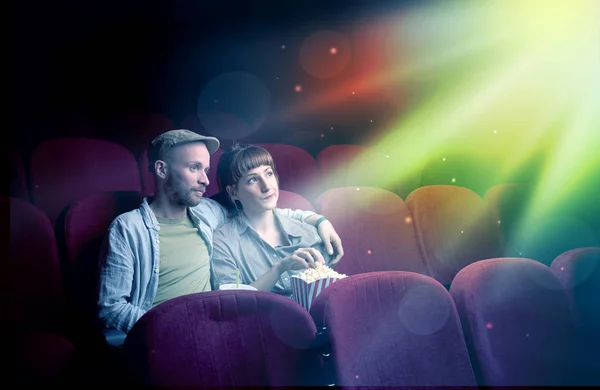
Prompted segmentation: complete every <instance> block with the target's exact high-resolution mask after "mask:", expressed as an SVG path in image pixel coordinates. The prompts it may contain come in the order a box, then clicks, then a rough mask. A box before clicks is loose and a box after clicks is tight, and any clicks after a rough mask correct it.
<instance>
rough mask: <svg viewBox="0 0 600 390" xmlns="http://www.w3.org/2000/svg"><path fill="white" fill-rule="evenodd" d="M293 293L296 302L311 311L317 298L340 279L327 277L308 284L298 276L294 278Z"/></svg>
mask: <svg viewBox="0 0 600 390" xmlns="http://www.w3.org/2000/svg"><path fill="white" fill-rule="evenodd" d="M291 279H292V292H293V294H294V297H293V298H294V300H295V301H296V302H298V304H300V305H301V306H302V307H304V308H305V309H306V310H307V311H308V310H310V306H311V304H312V303H313V301H314V300H315V298H316V297H318V296H319V294H321V291H323V289H324V288H326V287H327V286H329V285H330V284H332V283H335V282H336V281H337V280H339V279H340V278H336V277H327V278H323V279H318V280H315V281H314V282H312V283H307V282H306V281H304V280H302V279H301V278H299V277H298V276H295V275H294V276H292V278H291Z"/></svg>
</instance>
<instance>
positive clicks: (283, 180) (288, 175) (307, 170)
mask: <svg viewBox="0 0 600 390" xmlns="http://www.w3.org/2000/svg"><path fill="white" fill-rule="evenodd" d="M255 145H256V146H260V147H263V148H265V149H266V150H267V151H268V152H269V153H271V156H273V161H274V162H275V167H276V168H277V173H278V175H279V188H280V189H282V190H286V191H291V192H295V193H297V194H300V195H302V196H303V197H305V198H306V199H308V200H310V201H313V200H314V199H315V198H316V197H317V195H318V194H319V193H320V192H321V181H320V176H319V168H318V166H317V161H316V160H315V159H314V157H313V156H312V155H311V154H310V153H308V152H307V151H306V150H304V149H302V148H300V147H298V146H294V145H287V144H278V143H256V144H255Z"/></svg>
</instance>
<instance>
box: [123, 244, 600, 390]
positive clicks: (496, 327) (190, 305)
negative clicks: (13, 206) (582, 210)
mask: <svg viewBox="0 0 600 390" xmlns="http://www.w3.org/2000/svg"><path fill="white" fill-rule="evenodd" d="M559 266H560V267H559ZM565 266H566V267H568V268H569V269H568V271H565ZM590 266H592V267H594V266H595V269H593V272H594V274H593V275H592V274H590V273H589V271H590V269H591V268H590ZM576 269H577V270H576ZM582 270H584V271H586V272H587V273H586V276H588V277H587V279H586V280H580V281H579V283H576V284H571V283H568V282H567V283H564V284H562V285H561V281H562V282H565V281H566V279H568V278H565V275H566V274H570V275H571V276H572V275H575V274H577V273H579V272H581V271H582ZM553 271H554V272H553ZM599 282H600V248H586V249H577V250H575V251H570V252H567V253H565V254H563V255H561V256H559V257H558V258H557V259H556V267H555V266H553V267H552V268H548V267H546V266H544V265H542V264H540V263H539V262H537V261H534V260H531V259H525V258H496V259H486V260H482V261H479V262H477V263H474V264H470V265H469V266H467V267H465V268H464V269H463V270H461V271H460V272H459V274H458V275H457V276H456V278H455V279H454V280H453V282H452V285H451V287H450V290H449V291H447V290H446V289H445V288H444V287H443V286H442V285H440V284H439V283H438V282H436V281H435V280H434V279H432V278H430V277H428V276H425V275H420V274H417V273H413V272H406V271H383V272H369V273H363V274H358V275H353V276H350V277H348V278H346V279H341V280H339V281H338V282H336V283H334V284H332V285H330V286H329V287H328V288H326V289H325V290H324V291H323V292H322V294H321V295H320V296H319V297H317V299H316V301H315V303H314V304H313V306H312V307H311V310H310V313H308V312H306V311H305V310H304V309H303V308H302V307H301V306H299V305H297V304H296V303H295V302H293V301H292V300H289V299H287V298H284V297H281V296H278V295H275V294H272V293H265V292H260V291H256V292H253V291H213V292H209V293H200V294H191V295H186V296H182V297H178V298H174V299H172V300H170V301H167V302H165V303H163V304H161V305H159V306H157V307H156V308H154V309H152V310H150V311H149V312H148V313H147V314H146V315H145V316H144V317H142V318H141V319H140V321H138V323H136V325H135V326H134V327H133V329H132V330H131V332H130V334H129V335H128V337H127V339H126V341H125V344H124V346H123V349H124V353H125V357H126V362H128V364H129V367H130V369H131V371H132V374H133V375H132V377H133V379H134V380H136V383H138V384H143V385H150V386H193V387H205V386H249V385H250V386H289V385H324V384H328V385H333V384H335V385H341V386H461V387H462V386H468V387H476V386H478V385H479V386H553V385H592V384H600V374H599V372H600V371H599V370H598V368H600V367H599V366H598V362H597V360H594V359H595V357H596V356H595V353H596V352H597V348H598V347H600V345H599V343H598V338H597V337H595V336H597V332H598V330H600V323H599V322H596V323H595V324H592V325H594V328H593V329H592V328H590V329H587V331H586V329H585V327H584V326H582V325H584V324H585V323H581V322H578V321H577V320H576V318H577V317H575V316H574V315H573V309H575V312H576V313H585V314H586V315H587V314H592V315H594V316H595V320H596V321H598V313H599V312H600V311H599V310H598V309H600V306H599V303H598V301H597V299H594V297H597V296H598V295H597V294H598V293H599V292H600V284H599ZM580 289H586V291H585V294H580V291H578V290H580ZM572 298H575V299H574V300H573V301H572V302H574V303H575V304H574V305H573V306H571V305H570V299H572ZM579 318H581V317H579ZM588 324H591V323H588ZM325 332H326V334H327V336H326V338H324V337H322V335H323V333H325Z"/></svg>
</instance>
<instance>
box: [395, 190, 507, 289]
mask: <svg viewBox="0 0 600 390" xmlns="http://www.w3.org/2000/svg"><path fill="white" fill-rule="evenodd" d="M406 204H407V206H408V208H409V210H410V213H411V215H412V218H413V223H414V228H415V233H416V236H417V242H418V243H419V249H420V253H421V254H422V256H423V260H424V262H425V265H426V267H427V273H428V275H430V276H432V277H433V278H435V279H436V280H438V281H439V282H440V283H442V284H443V285H444V286H446V287H449V286H450V282H451V281H452V278H454V275H456V273H457V272H458V271H460V270H461V269H462V268H463V267H465V266H467V265H469V264H471V263H473V262H476V261H479V260H484V259H489V258H493V257H499V256H501V255H502V249H503V248H502V241H501V237H500V231H499V229H498V222H497V220H495V218H494V217H493V214H492V213H491V211H490V209H489V207H488V205H487V204H486V202H485V201H484V200H483V198H481V197H480V196H479V195H477V194H476V193H475V192H473V191H472V190H470V189H468V188H464V187H459V186H451V185H434V186H426V187H421V188H418V189H416V190H414V191H413V192H411V193H410V194H409V195H408V197H407V198H406Z"/></svg>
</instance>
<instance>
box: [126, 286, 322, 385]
mask: <svg viewBox="0 0 600 390" xmlns="http://www.w3.org/2000/svg"><path fill="white" fill-rule="evenodd" d="M315 333H316V327H315V325H314V322H313V321H312V319H311V317H310V315H309V314H308V312H306V311H305V310H304V309H303V308H302V307H301V306H300V305H298V304H296V303H295V302H294V301H293V300H291V299H289V298H286V297H283V296H280V295H276V294H272V293H268V292H264V291H247V290H218V291H210V292H205V293H196V294H190V295H184V296H180V297H176V298H173V299H171V300H168V301H166V302H163V303H162V304H160V305H158V306H156V307H154V308H153V309H151V310H150V311H148V312H147V313H146V314H145V315H144V316H143V317H142V318H140V319H139V320H138V322H137V323H136V324H135V325H134V326H133V328H132V329H131V331H130V332H129V334H128V336H127V339H126V340H125V343H124V345H123V349H124V352H125V356H126V357H127V358H128V359H129V361H130V362H132V363H133V364H134V366H132V371H133V373H134V377H136V378H138V380H139V381H140V382H142V384H144V385H150V386H169V387H171V386H186V387H188V386H190V387H196V388H200V387H209V386H219V387H221V386H225V387H229V386H291V385H298V384H305V382H304V381H306V380H307V376H310V375H311V373H310V372H307V371H305V368H306V370H308V369H310V368H313V366H312V364H314V363H315V362H316V356H315V355H314V354H313V352H312V351H311V350H310V349H309V346H310V345H311V344H312V343H313V342H314V338H315Z"/></svg>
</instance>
